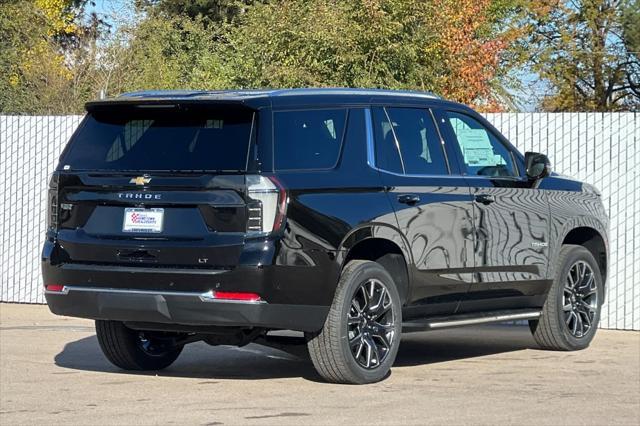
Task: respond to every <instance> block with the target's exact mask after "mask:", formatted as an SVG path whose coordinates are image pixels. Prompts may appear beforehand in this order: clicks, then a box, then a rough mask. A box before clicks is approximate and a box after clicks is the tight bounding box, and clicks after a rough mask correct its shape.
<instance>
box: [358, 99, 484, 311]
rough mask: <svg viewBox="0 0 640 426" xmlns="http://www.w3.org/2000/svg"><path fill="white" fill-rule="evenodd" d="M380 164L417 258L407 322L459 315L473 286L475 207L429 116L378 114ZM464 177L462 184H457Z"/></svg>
mask: <svg viewBox="0 0 640 426" xmlns="http://www.w3.org/2000/svg"><path fill="white" fill-rule="evenodd" d="M372 127H373V134H374V138H375V156H374V158H371V159H370V161H371V162H373V163H374V166H375V167H376V168H378V169H379V170H380V175H381V177H382V180H383V184H384V185H385V187H386V188H387V193H388V196H389V197H390V201H391V203H392V205H393V207H394V210H395V213H396V217H397V221H398V225H399V227H400V230H401V232H402V233H403V234H404V236H405V237H406V239H407V241H408V243H409V246H410V249H411V255H412V257H413V261H412V265H411V271H410V275H411V277H412V285H411V294H410V297H409V306H408V307H407V308H406V309H405V316H406V317H407V319H410V318H411V317H420V316H425V315H435V314H440V315H446V314H451V313H453V312H454V311H455V309H456V307H457V306H458V303H459V301H460V300H461V299H462V297H463V296H464V294H465V293H466V291H467V289H468V287H469V283H470V282H471V280H472V271H473V266H474V265H473V223H472V220H473V205H472V201H471V195H470V192H469V187H468V186H467V183H466V181H465V180H464V179H463V178H462V176H460V175H459V173H458V168H457V167H458V166H457V163H456V162H453V163H451V162H450V161H449V160H448V156H449V155H450V154H449V153H448V152H447V149H446V147H445V146H444V145H443V143H442V138H441V137H440V135H439V133H438V130H437V128H436V126H435V123H434V121H433V116H432V114H431V111H430V110H429V109H428V108H397V107H387V108H383V107H375V108H373V109H372ZM456 175H457V176H456Z"/></svg>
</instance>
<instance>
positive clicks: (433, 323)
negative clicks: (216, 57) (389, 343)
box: [402, 309, 541, 332]
mask: <svg viewBox="0 0 640 426" xmlns="http://www.w3.org/2000/svg"><path fill="white" fill-rule="evenodd" d="M540 313H541V311H540V310H539V309H535V310H517V311H493V312H485V313H481V314H465V315H452V316H448V317H438V318H429V319H418V320H412V321H406V322H403V323H402V331H403V332H411V331H425V330H439V329H442V328H451V327H462V326H465V325H475V324H487V323H492V322H503V321H522V320H531V319H537V318H538V317H540Z"/></svg>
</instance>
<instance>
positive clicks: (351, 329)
mask: <svg viewBox="0 0 640 426" xmlns="http://www.w3.org/2000/svg"><path fill="white" fill-rule="evenodd" d="M401 330H402V311H401V303H400V295H399V294H398V290H397V289H396V286H395V284H394V282H393V279H392V278H391V276H390V275H389V273H388V272H387V271H386V269H384V268H383V267H382V266H381V265H380V264H378V263H376V262H371V261H364V260H354V261H351V262H349V263H348V264H347V266H345V268H344V270H343V271H342V275H341V277H340V282H339V283H338V287H337V289H336V294H335V296H334V300H333V304H332V305H331V309H330V310H329V314H328V316H327V319H326V321H325V324H324V327H323V328H322V330H321V331H320V332H318V333H315V334H312V335H310V336H309V342H308V348H309V354H310V356H311V360H312V361H313V365H314V366H315V368H316V370H317V371H318V373H319V374H320V375H321V376H322V377H323V378H324V379H325V380H327V381H329V382H334V383H351V384H363V383H373V382H377V381H379V380H382V379H383V378H385V377H386V376H387V375H388V374H389V370H390V369H391V365H393V362H394V361H395V358H396V355H397V353H398V346H399V345H400V333H401Z"/></svg>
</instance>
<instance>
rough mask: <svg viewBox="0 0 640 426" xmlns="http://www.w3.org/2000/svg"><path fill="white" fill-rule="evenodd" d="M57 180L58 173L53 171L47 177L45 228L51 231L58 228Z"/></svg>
mask: <svg viewBox="0 0 640 426" xmlns="http://www.w3.org/2000/svg"><path fill="white" fill-rule="evenodd" d="M58 180H59V175H58V174H57V173H54V174H52V175H51V179H49V191H48V192H47V194H48V205H47V228H48V229H50V230H52V231H57V230H58V214H59V206H58Z"/></svg>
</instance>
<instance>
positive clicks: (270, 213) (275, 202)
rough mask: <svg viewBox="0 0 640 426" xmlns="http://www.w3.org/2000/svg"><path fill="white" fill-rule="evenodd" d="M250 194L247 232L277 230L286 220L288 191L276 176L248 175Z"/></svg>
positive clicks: (262, 232) (256, 232)
mask: <svg viewBox="0 0 640 426" xmlns="http://www.w3.org/2000/svg"><path fill="white" fill-rule="evenodd" d="M247 189H248V195H249V203H248V205H247V208H248V213H249V215H248V221H247V232H248V233H249V234H267V233H269V232H276V231H278V230H279V229H280V227H281V226H282V224H283V222H284V215H285V210H286V206H287V193H286V191H285V189H284V187H283V186H282V184H281V183H280V182H279V181H278V180H277V179H276V178H275V177H269V178H267V177H264V176H257V175H250V176H247Z"/></svg>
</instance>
